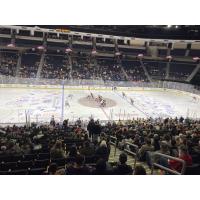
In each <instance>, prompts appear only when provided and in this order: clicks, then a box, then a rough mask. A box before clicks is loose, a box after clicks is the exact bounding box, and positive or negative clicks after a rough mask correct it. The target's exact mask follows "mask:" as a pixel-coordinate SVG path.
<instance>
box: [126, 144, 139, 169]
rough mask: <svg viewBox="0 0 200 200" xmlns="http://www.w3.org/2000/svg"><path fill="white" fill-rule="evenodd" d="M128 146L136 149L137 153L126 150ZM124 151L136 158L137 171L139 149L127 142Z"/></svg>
mask: <svg viewBox="0 0 200 200" xmlns="http://www.w3.org/2000/svg"><path fill="white" fill-rule="evenodd" d="M127 145H129V146H132V147H134V148H135V152H133V151H130V150H128V149H126V146H127ZM124 151H125V152H127V153H128V154H131V155H132V156H134V169H135V166H136V163H137V155H138V151H139V147H138V146H137V145H135V144H132V143H130V142H125V149H124Z"/></svg>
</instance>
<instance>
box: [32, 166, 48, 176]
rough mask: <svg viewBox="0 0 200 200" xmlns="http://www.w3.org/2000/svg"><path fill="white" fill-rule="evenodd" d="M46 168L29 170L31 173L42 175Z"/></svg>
mask: <svg viewBox="0 0 200 200" xmlns="http://www.w3.org/2000/svg"><path fill="white" fill-rule="evenodd" d="M45 170H46V168H32V169H30V170H28V174H29V175H42V174H43V173H44V172H45Z"/></svg>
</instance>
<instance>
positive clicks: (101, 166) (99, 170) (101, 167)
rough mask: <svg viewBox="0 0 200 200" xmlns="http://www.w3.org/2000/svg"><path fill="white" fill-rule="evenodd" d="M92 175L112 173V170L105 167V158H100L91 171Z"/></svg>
mask: <svg viewBox="0 0 200 200" xmlns="http://www.w3.org/2000/svg"><path fill="white" fill-rule="evenodd" d="M92 174H93V175H110V174H112V170H111V169H108V168H107V164H106V161H105V159H102V158H100V159H99V160H98V161H97V163H96V167H95V169H94V170H93V172H92Z"/></svg>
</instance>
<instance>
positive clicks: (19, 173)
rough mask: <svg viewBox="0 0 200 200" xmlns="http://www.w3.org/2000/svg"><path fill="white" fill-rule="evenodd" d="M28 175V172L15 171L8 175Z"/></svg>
mask: <svg viewBox="0 0 200 200" xmlns="http://www.w3.org/2000/svg"><path fill="white" fill-rule="evenodd" d="M27 174H28V170H26V169H25V170H13V171H9V172H7V175H27Z"/></svg>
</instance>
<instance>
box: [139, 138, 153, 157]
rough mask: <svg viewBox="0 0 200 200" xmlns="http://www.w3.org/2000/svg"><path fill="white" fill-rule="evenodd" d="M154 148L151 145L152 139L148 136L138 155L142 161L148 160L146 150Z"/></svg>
mask: <svg viewBox="0 0 200 200" xmlns="http://www.w3.org/2000/svg"><path fill="white" fill-rule="evenodd" d="M153 150H154V148H153V146H152V145H151V140H150V139H149V138H147V139H146V140H145V144H143V145H142V147H141V148H140V149H139V152H138V156H139V160H140V161H145V160H146V152H147V151H153Z"/></svg>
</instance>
